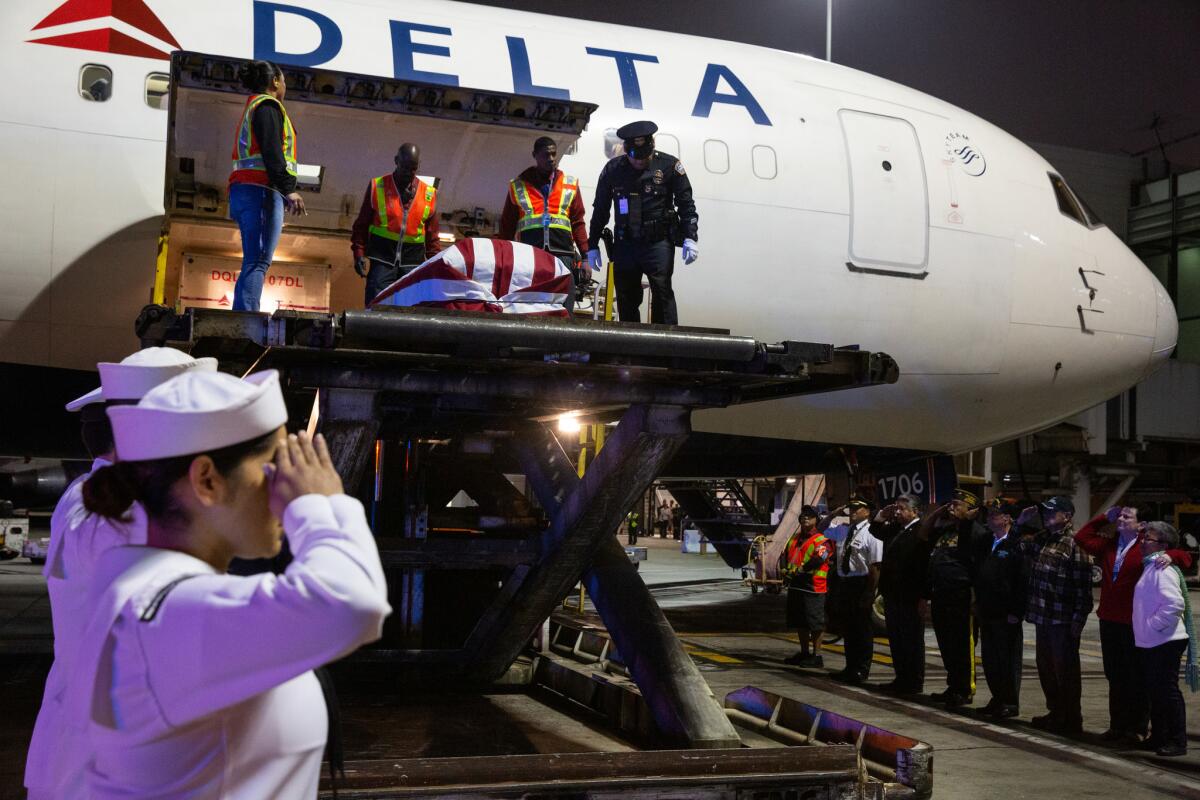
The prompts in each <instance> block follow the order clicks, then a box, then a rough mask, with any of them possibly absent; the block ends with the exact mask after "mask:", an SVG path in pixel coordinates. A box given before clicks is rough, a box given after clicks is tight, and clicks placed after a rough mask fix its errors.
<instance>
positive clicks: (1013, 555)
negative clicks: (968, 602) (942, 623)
mask: <svg viewBox="0 0 1200 800" xmlns="http://www.w3.org/2000/svg"><path fill="white" fill-rule="evenodd" d="M1016 514H1017V510H1016V508H1015V507H1014V506H1012V505H1010V504H1008V503H1007V502H1005V501H1003V500H997V501H996V502H993V503H992V504H990V505H989V506H988V508H987V527H988V531H989V532H990V533H991V536H986V537H983V538H981V539H980V540H979V541H978V542H976V548H977V550H976V555H975V563H976V564H977V568H976V572H975V609H976V613H977V614H978V617H979V644H980V650H981V654H982V656H983V675H984V677H985V678H986V679H987V684H988V690H989V691H991V693H992V699H991V700H989V701H988V704H987V705H986V706H984V707H983V708H982V709H980V713H981V714H984V715H986V716H992V717H996V718H997V719H1008V718H1009V717H1015V716H1017V715H1018V714H1019V713H1021V659H1022V654H1023V651H1024V638H1023V632H1022V630H1021V621H1022V620H1023V619H1024V617H1025V598H1026V596H1027V594H1028V591H1027V587H1026V585H1025V566H1024V563H1023V561H1024V558H1023V554H1024V547H1023V546H1022V544H1021V538H1020V535H1019V534H1018V533H1017V530H1016V528H1015V527H1013V518H1014V517H1015V516H1016Z"/></svg>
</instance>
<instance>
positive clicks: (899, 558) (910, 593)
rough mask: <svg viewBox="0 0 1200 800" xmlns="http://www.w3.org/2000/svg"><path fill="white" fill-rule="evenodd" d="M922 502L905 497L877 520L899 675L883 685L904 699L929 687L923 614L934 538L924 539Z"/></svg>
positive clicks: (883, 590)
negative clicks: (926, 681)
mask: <svg viewBox="0 0 1200 800" xmlns="http://www.w3.org/2000/svg"><path fill="white" fill-rule="evenodd" d="M920 513H921V502H920V500H918V499H917V498H916V497H914V496H912V495H901V496H900V497H897V498H896V500H895V502H893V503H892V504H891V505H889V506H887V507H885V508H884V509H883V510H881V511H880V512H879V514H878V515H877V516H876V520H875V523H876V524H875V525H872V528H871V530H872V533H875V535H876V536H877V537H878V538H879V539H882V540H883V541H884V544H883V562H882V563H881V564H880V565H879V594H880V595H881V596H882V597H883V613H884V619H885V621H886V622H887V633H888V645H889V647H890V648H891V651H892V667H893V668H894V669H895V672H896V677H895V679H894V680H893V681H892V682H891V683H887V684H884V686H883V687H882V688H883V689H884V690H886V691H889V692H895V693H896V694H900V695H915V694H920V693H921V692H922V691H923V690H924V688H925V619H924V617H923V615H922V608H921V606H922V604H923V603H924V597H925V589H926V576H927V574H928V571H929V549H930V543H929V539H928V537H925V538H922V537H921V535H920V534H921V517H920Z"/></svg>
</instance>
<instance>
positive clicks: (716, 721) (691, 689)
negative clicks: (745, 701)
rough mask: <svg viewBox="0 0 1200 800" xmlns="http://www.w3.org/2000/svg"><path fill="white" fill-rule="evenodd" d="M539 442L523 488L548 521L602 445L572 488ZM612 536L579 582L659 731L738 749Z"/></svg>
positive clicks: (561, 463) (562, 462)
mask: <svg viewBox="0 0 1200 800" xmlns="http://www.w3.org/2000/svg"><path fill="white" fill-rule="evenodd" d="M546 438H547V440H548V441H547V442H544V443H542V445H541V447H540V452H539V453H537V454H536V457H535V458H529V457H527V458H526V460H527V461H532V462H535V463H534V468H533V469H532V470H531V471H532V472H533V473H534V474H532V475H529V476H528V478H529V480H530V484H531V486H532V487H533V489H534V491H535V492H537V495H538V499H539V500H540V501H541V503H542V506H543V507H544V508H546V510H547V511H549V512H550V513H551V514H554V513H555V512H556V511H558V510H559V509H560V508H561V505H562V499H561V498H563V497H566V496H569V495H570V494H571V493H572V492H574V491H575V490H577V489H578V488H579V485H580V484H582V483H583V482H584V481H586V480H587V476H588V475H591V474H592V470H594V469H596V466H597V465H598V464H599V461H600V459H601V458H603V457H604V454H605V453H607V452H608V447H609V445H605V448H604V449H603V450H601V451H600V457H599V458H598V459H597V461H596V462H595V463H594V464H593V466H592V467H591V468H589V470H588V472H587V473H586V474H585V476H584V478H583V480H580V479H579V478H578V477H577V476H576V474H575V471H574V469H573V468H572V465H571V463H570V460H569V459H568V458H567V456H566V454H565V453H563V451H562V449H561V448H559V447H558V446H557V442H555V441H554V440H553V437H549V436H548V437H546ZM539 467H540V468H539ZM650 480H651V481H652V480H653V476H652V477H651V479H650ZM648 485H649V481H647V483H646V484H645V485H640V487H639V491H638V493H637V494H638V495H640V494H641V493H642V492H644V491H645V489H646V488H647V486H648ZM615 529H616V526H613V527H612V528H611V529H610V530H609V531H608V535H606V536H605V537H604V539H603V541H602V542H601V544H600V546H599V548H598V549H597V551H596V555H595V557H594V558H593V559H592V562H591V566H590V568H589V569H588V570H587V572H585V573H584V576H583V581H584V585H585V586H586V587H587V590H588V594H589V595H590V596H591V598H592V603H593V604H594V605H595V606H596V611H597V612H598V613H599V614H600V618H601V619H602V620H603V621H604V625H605V627H606V628H607V629H608V632H609V635H610V636H612V638H613V642H615V643H616V645H617V650H618V652H620V654H621V658H622V660H623V661H624V662H625V665H626V667H628V669H629V673H630V675H631V676H632V677H633V680H634V682H635V683H636V684H637V686H638V688H639V689H640V690H641V692H642V697H643V698H645V700H646V704H647V706H648V707H649V708H650V713H651V714H652V715H653V717H654V721H655V723H656V724H657V725H658V729H659V731H660V732H661V733H662V734H663V735H664V736H666V737H668V738H669V739H673V740H675V741H677V742H679V743H681V744H685V745H687V746H688V747H694V748H718V747H739V746H740V745H741V741H740V739H739V738H738V735H737V731H736V730H735V729H734V727H733V724H732V723H730V721H729V719H728V718H727V717H726V715H725V713H724V711H722V709H721V707H720V705H719V704H718V703H717V700H716V698H714V697H713V694H712V691H711V690H710V689H709V688H708V683H707V682H706V681H705V680H704V677H703V676H702V675H701V674H700V670H699V669H697V668H696V664H695V662H693V661H692V659H691V657H690V656H689V655H688V654H687V652H686V651H684V649H683V646H682V645H681V644H680V643H679V639H678V638H677V637H676V636H675V631H674V630H673V629H672V628H671V623H669V622H668V621H667V618H666V616H665V615H664V614H663V612H662V609H661V608H659V607H658V603H657V602H655V600H654V597H653V595H651V594H650V590H649V589H647V588H646V584H645V582H643V581H642V579H641V577H640V576H639V575H638V573H637V570H635V569H634V567H633V564H631V563H630V562H629V557H628V556H627V555H626V554H625V549H624V548H623V547H621V545H620V543H619V542H618V541H617V540H616V537H615V536H614V535H613V533H614V532H615Z"/></svg>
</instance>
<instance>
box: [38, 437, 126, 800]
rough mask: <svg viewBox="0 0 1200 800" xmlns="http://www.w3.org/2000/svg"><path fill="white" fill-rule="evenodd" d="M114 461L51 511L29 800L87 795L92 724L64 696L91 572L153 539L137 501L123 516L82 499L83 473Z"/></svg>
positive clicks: (71, 489)
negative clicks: (46, 653)
mask: <svg viewBox="0 0 1200 800" xmlns="http://www.w3.org/2000/svg"><path fill="white" fill-rule="evenodd" d="M109 463H110V462H108V461H106V460H105V459H102V458H97V459H96V460H95V461H94V462H92V470H91V472H89V473H88V474H87V475H83V476H81V477H80V478H78V479H77V480H76V481H75V482H74V483H72V484H71V485H70V486H68V487H67V491H66V492H64V493H63V496H62V497H61V498H60V499H59V501H58V505H57V506H55V508H54V514H53V515H52V516H51V517H50V547H49V550H48V552H47V554H46V565H45V566H44V567H43V568H42V574H43V575H45V576H46V588H47V590H48V591H49V593H50V608H51V610H52V612H53V614H52V621H53V624H54V663H53V664H51V665H50V674H49V675H47V676H46V688H45V691H44V692H43V694H42V707H41V709H40V710H39V711H38V717H37V723H36V724H35V725H34V727H33V739H32V740H31V741H30V743H29V753H28V755H27V757H26V760H25V786H26V787H27V788H28V789H29V797H30V800H41V799H42V798H77V797H82V796H84V793H85V788H84V767H85V766H86V764H87V735H86V730H85V729H84V728H83V726H81V725H72V724H70V721H69V720H68V719H67V713H66V707H65V705H64V701H65V699H66V691H67V681H68V676H71V675H75V674H77V673H76V665H75V655H76V649H77V647H78V644H79V640H80V637H81V636H82V635H83V628H84V625H85V623H86V621H87V618H88V615H89V611H90V609H91V599H90V596H89V595H90V592H91V589H92V576H93V574H94V572H95V568H96V564H97V562H98V561H99V559H100V557H101V556H102V555H103V554H104V553H105V552H106V551H107V550H110V549H112V548H113V547H120V546H122V545H131V544H132V545H141V544H145V543H146V514H145V512H144V511H143V510H142V507H141V506H140V505H138V504H137V503H135V504H134V505H133V506H132V507H131V508H130V509H129V513H128V520H129V521H128V522H124V523H122V522H119V521H115V520H110V519H106V518H105V517H102V516H100V515H99V514H91V513H89V512H88V510H87V509H86V508H84V507H83V483H84V481H85V480H87V478H88V477H90V475H91V473H92V472H95V471H96V470H98V469H100V468H101V467H107V466H108V465H109Z"/></svg>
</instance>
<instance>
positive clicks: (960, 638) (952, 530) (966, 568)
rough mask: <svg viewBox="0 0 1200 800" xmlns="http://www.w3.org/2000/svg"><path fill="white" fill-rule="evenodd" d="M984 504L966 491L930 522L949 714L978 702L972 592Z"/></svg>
mask: <svg viewBox="0 0 1200 800" xmlns="http://www.w3.org/2000/svg"><path fill="white" fill-rule="evenodd" d="M978 515H979V498H978V497H976V496H975V495H974V494H972V493H971V492H968V491H966V490H964V489H955V490H954V499H953V500H951V501H950V502H949V503H947V504H946V505H944V506H942V507H941V508H939V509H938V510H937V511H935V512H934V513H933V514H932V515H930V517H929V519H928V523H929V526H930V530H931V533H930V534H929V538H930V540H931V541H932V542H933V550H932V551H930V553H929V599H930V609H929V610H930V616H931V617H932V618H933V632H934V634H935V635H936V636H937V643H938V650H940V651H941V653H942V664H944V665H945V667H946V690H945V691H943V692H939V693H937V694H934V695H933V697H934V699H936V700H941V701H943V702H944V703H945V704H946V707H947V708H958V707H960V706H964V705H970V704H971V701H972V700H973V699H974V698H975V641H974V637H973V635H972V634H973V631H972V620H971V602H972V598H971V591H972V586H973V584H974V581H975V560H974V554H975V550H974V545H975V543H976V542H977V541H979V540H980V539H982V538H984V537H986V536H987V535H988V533H987V531H986V530H985V529H984V528H983V526H982V525H980V524H979V523H978V522H976V521H975V518H976V517H977V516H978Z"/></svg>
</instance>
